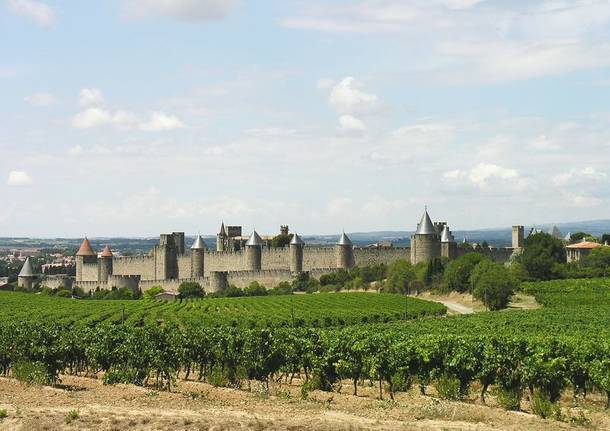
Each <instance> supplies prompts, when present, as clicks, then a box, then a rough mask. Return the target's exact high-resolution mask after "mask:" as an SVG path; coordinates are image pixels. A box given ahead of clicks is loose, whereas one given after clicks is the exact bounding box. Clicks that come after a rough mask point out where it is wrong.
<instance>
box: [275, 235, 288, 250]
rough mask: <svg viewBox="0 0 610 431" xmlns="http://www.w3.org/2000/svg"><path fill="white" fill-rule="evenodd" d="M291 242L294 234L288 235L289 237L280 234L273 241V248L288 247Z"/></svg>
mask: <svg viewBox="0 0 610 431" xmlns="http://www.w3.org/2000/svg"><path fill="white" fill-rule="evenodd" d="M291 240H292V234H288V235H283V234H279V235H276V236H274V237H273V239H272V240H271V247H275V248H282V247H286V246H287V245H288V244H290V241H291Z"/></svg>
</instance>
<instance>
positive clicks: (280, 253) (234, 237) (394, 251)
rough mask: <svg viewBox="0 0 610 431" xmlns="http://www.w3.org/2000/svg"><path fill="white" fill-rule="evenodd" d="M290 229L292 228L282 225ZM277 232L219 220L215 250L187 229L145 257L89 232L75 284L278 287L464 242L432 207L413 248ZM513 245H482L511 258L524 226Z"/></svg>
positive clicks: (453, 249)
mask: <svg viewBox="0 0 610 431" xmlns="http://www.w3.org/2000/svg"><path fill="white" fill-rule="evenodd" d="M281 233H282V234H284V235H288V226H282V227H281ZM271 239H272V237H261V236H260V235H259V234H258V233H257V232H256V230H255V231H253V232H252V234H251V235H250V236H248V237H244V236H242V229H241V227H240V226H225V225H224V223H223V224H222V226H221V229H220V232H219V233H218V235H217V237H216V250H209V249H208V248H207V247H206V244H205V242H204V240H203V238H202V237H201V236H200V235H198V236H197V237H196V239H195V241H194V243H193V244H192V245H191V246H190V247H189V248H188V249H187V247H186V245H185V236H184V232H173V233H171V234H161V236H160V238H159V244H158V245H156V246H155V247H153V249H152V250H151V251H150V253H149V254H148V255H147V256H136V257H118V256H114V255H113V253H112V251H111V250H110V248H109V247H108V246H106V247H105V248H104V250H103V251H102V253H101V254H99V256H98V254H97V253H96V252H95V251H94V250H93V249H92V247H91V244H90V243H89V240H88V239H87V238H85V239H84V240H83V242H82V244H81V246H80V249H79V250H78V252H77V253H76V278H75V280H74V285H75V286H78V287H81V288H83V289H84V290H86V291H91V290H94V289H96V288H98V287H99V288H102V289H103V288H112V287H117V288H121V287H128V288H132V289H138V288H139V289H141V290H143V291H144V290H146V289H148V288H150V287H152V286H154V285H161V286H162V287H163V288H164V289H165V290H167V291H173V292H175V291H177V289H178V286H179V285H180V284H181V283H182V282H185V281H193V282H198V283H200V284H201V285H202V286H203V287H204V288H205V290H206V291H207V292H215V291H218V290H221V289H224V288H226V287H227V286H228V285H230V284H232V285H235V286H237V287H240V288H243V287H245V286H247V285H248V284H250V283H251V282H252V281H258V282H260V283H262V284H264V285H265V286H267V287H274V286H276V285H277V284H279V283H280V282H282V281H290V280H292V279H293V278H294V277H295V276H296V275H298V274H299V273H302V272H307V273H309V274H310V275H311V276H313V277H319V276H320V275H322V274H326V273H329V272H333V271H336V270H337V269H340V268H342V269H346V270H349V269H350V268H353V267H354V266H367V265H373V264H381V263H383V264H390V263H392V262H394V261H396V260H398V259H405V260H408V261H411V262H412V263H413V264H416V263H419V262H426V261H429V260H431V259H433V258H437V257H447V258H449V259H455V258H456V257H458V256H459V255H461V254H463V253H465V252H466V251H465V249H463V248H459V247H458V246H457V243H456V242H455V239H454V237H453V234H452V233H451V230H450V229H449V226H448V225H447V223H445V222H441V223H433V222H432V220H431V218H430V216H429V214H428V211H427V209H426V210H425V211H424V214H423V216H422V218H421V221H420V222H419V224H418V225H417V230H416V231H415V233H414V234H413V235H412V236H411V246H410V247H354V245H353V243H352V241H351V240H350V239H349V237H348V236H347V235H346V234H345V233H343V234H342V235H341V237H340V239H339V241H337V243H336V244H335V245H334V246H333V247H325V246H309V245H306V244H305V242H304V241H303V240H302V239H301V237H300V236H299V235H298V234H296V233H294V234H293V236H292V239H291V241H290V244H289V245H288V246H287V247H282V248H274V247H271ZM512 245H513V246H512V247H508V248H493V247H487V248H479V249H478V250H477V251H479V252H481V253H485V254H488V255H489V256H490V257H492V258H493V259H494V260H496V261H498V262H506V261H507V260H508V259H509V258H510V256H511V255H512V253H513V251H514V250H515V249H518V248H521V247H522V246H523V226H515V227H513V244H512Z"/></svg>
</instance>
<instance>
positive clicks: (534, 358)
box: [0, 322, 610, 401]
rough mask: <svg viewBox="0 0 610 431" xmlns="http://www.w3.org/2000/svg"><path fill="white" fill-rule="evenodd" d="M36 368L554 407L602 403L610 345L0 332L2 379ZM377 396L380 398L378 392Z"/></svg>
mask: <svg viewBox="0 0 610 431" xmlns="http://www.w3.org/2000/svg"><path fill="white" fill-rule="evenodd" d="M23 361H26V362H30V363H37V364H40V365H41V366H43V367H44V369H45V373H46V376H47V379H48V382H49V383H55V382H57V381H58V378H59V375H60V374H61V373H66V372H72V373H88V374H94V373H98V372H104V378H105V381H106V382H107V383H116V382H126V383H134V384H138V385H144V384H153V383H154V384H156V385H158V386H166V387H168V386H170V385H171V383H172V382H173V381H174V380H175V378H176V376H177V375H178V373H179V372H180V371H183V372H185V373H187V374H188V375H193V376H195V378H199V379H202V380H205V379H210V376H215V375H216V376H217V375H222V376H223V378H225V379H226V380H227V382H228V383H229V384H235V385H237V384H238V383H239V381H240V380H243V381H250V380H258V381H260V382H263V383H265V384H268V382H269V380H270V379H272V378H279V377H280V376H290V375H293V374H302V375H303V376H305V379H306V380H307V383H309V384H311V382H315V386H316V387H319V388H321V389H325V390H331V389H332V387H333V385H334V384H335V383H337V382H339V381H340V380H344V379H349V380H351V381H352V382H353V384H354V391H355V392H356V391H357V388H358V382H361V381H362V380H363V379H370V380H372V381H377V382H378V383H379V390H380V393H379V396H380V397H383V395H384V391H389V395H390V396H393V394H394V392H395V391H398V390H401V388H404V387H408V386H410V384H411V383H418V384H419V385H420V387H421V390H422V391H424V390H425V388H426V386H427V385H428V384H429V383H430V382H433V381H435V380H437V379H439V378H441V377H445V378H446V377H449V378H452V379H455V380H456V381H458V382H459V388H460V393H461V394H463V395H465V394H467V393H468V390H469V387H470V385H471V384H472V383H473V382H475V381H478V382H480V384H481V386H482V387H483V393H482V396H484V394H485V390H486V389H487V388H488V387H489V386H490V385H495V386H497V387H499V388H501V389H503V390H506V391H512V392H513V393H517V394H520V393H521V391H522V390H524V389H529V390H530V391H532V392H533V391H541V392H542V393H544V394H545V395H546V396H547V397H548V398H549V399H551V400H552V401H556V400H558V399H559V395H560V394H561V392H562V391H563V390H564V389H565V388H567V387H572V388H573V389H574V390H575V391H576V392H581V393H583V394H584V393H585V392H586V390H587V388H588V387H591V386H594V387H596V388H598V389H600V390H602V391H604V392H605V393H607V394H608V395H609V399H610V344H609V343H608V340H607V339H605V338H594V337H591V338H589V339H583V338H582V337H574V336H566V337H553V336H544V335H540V336H507V335H499V334H497V335H492V334H486V335H482V336H474V335H471V334H470V335H455V334H442V333H434V334H414V333H405V332H403V331H401V330H400V327H399V326H396V327H391V328H388V329H387V330H386V331H379V330H378V328H375V327H357V326H354V327H349V328H344V329H336V330H318V329H312V328H309V329H307V328H305V329H297V328H275V329H242V328H226V329H223V330H222V331H219V330H214V329H213V328H205V327H198V326H196V325H193V326H189V327H178V326H159V325H146V326H143V327H134V326H127V325H113V324H103V325H97V326H94V327H89V326H80V325H72V326H65V325H62V324H58V323H31V322H30V323H13V324H9V323H2V324H0V371H1V372H2V373H4V374H7V373H9V372H10V370H11V367H12V366H13V365H14V364H17V363H19V362H23ZM384 388H385V389H384Z"/></svg>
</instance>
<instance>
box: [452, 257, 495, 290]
mask: <svg viewBox="0 0 610 431" xmlns="http://www.w3.org/2000/svg"><path fill="white" fill-rule="evenodd" d="M483 260H490V259H489V257H487V256H485V255H483V254H481V253H466V254H464V255H462V256H460V257H458V258H457V259H455V260H452V261H451V262H449V264H448V265H447V268H446V269H445V276H444V278H445V283H447V287H448V289H449V290H455V291H456V292H462V293H463V292H466V291H468V290H470V288H471V284H470V275H471V274H472V271H473V270H474V268H475V266H477V265H478V264H479V263H480V262H481V261H483Z"/></svg>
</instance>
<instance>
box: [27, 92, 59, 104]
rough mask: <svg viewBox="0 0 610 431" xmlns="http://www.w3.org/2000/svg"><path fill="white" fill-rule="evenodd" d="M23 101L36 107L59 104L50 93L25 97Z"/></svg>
mask: <svg viewBox="0 0 610 431" xmlns="http://www.w3.org/2000/svg"><path fill="white" fill-rule="evenodd" d="M23 100H25V101H26V102H27V103H29V104H30V105H34V106H50V105H54V104H55V103H57V99H56V98H55V96H53V95H52V94H50V93H34V94H31V95H29V96H27V97H25V98H24V99H23Z"/></svg>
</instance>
